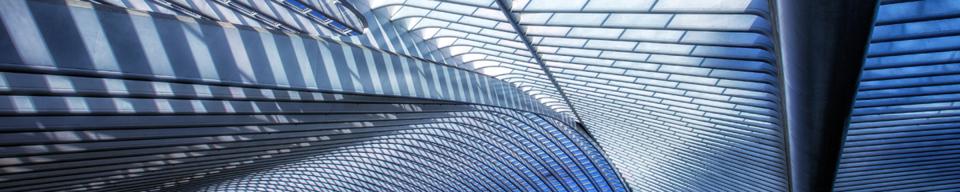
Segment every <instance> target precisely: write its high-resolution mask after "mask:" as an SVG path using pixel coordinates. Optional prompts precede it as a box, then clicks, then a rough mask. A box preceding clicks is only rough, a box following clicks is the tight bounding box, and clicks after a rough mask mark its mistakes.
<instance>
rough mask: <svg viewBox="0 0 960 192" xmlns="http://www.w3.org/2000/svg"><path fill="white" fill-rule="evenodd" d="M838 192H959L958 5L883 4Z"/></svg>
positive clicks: (943, 0)
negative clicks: (899, 191) (957, 190)
mask: <svg viewBox="0 0 960 192" xmlns="http://www.w3.org/2000/svg"><path fill="white" fill-rule="evenodd" d="M881 3H882V5H881V6H880V8H879V10H878V12H877V18H876V25H875V26H874V28H873V36H872V37H871V43H870V46H869V51H868V53H867V59H866V62H864V71H863V73H862V74H861V76H860V79H861V81H860V87H859V92H858V93H857V98H856V100H855V102H854V109H853V113H852V116H851V118H850V125H849V128H848V130H847V136H846V138H845V142H844V145H843V153H842V154H841V159H840V165H839V169H838V171H837V177H836V184H835V186H834V187H835V188H834V189H835V190H836V191H898V190H915V191H938V190H945V191H949V190H956V189H957V188H958V187H960V183H958V182H957V181H960V169H958V167H960V158H958V157H960V155H958V154H960V134H958V133H960V128H958V126H957V122H958V119H960V110H958V109H960V94H957V92H958V91H960V86H958V83H960V64H958V62H960V56H958V55H960V54H958V53H960V46H958V45H960V35H958V32H960V15H957V13H960V2H958V1H949V0H925V1H881Z"/></svg>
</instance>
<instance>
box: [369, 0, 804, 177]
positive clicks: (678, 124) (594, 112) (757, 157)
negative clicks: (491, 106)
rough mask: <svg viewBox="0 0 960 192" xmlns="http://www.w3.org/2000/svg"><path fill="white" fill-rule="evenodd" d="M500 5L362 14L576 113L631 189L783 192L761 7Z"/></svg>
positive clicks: (587, 2) (644, 1)
mask: <svg viewBox="0 0 960 192" xmlns="http://www.w3.org/2000/svg"><path fill="white" fill-rule="evenodd" d="M502 3H503V4H504V5H509V8H506V9H507V11H503V10H502V9H503V8H501V6H499V4H500V3H498V2H497V1H494V0H457V1H432V0H377V1H372V2H371V3H370V5H371V7H372V8H374V9H386V10H388V11H387V12H388V13H389V14H390V15H389V18H390V19H391V20H393V21H395V22H398V23H403V24H404V26H405V27H406V28H408V29H410V31H413V32H415V33H419V34H420V36H421V37H423V39H424V41H423V42H421V43H424V44H432V45H436V46H437V47H439V48H440V50H441V51H445V52H449V53H450V55H451V56H450V57H451V58H447V59H454V60H460V61H462V62H463V65H462V67H466V68H470V69H474V70H477V71H479V72H482V73H485V74H488V75H491V76H494V77H497V78H499V79H502V80H504V81H507V82H511V83H513V84H514V85H516V86H518V87H520V88H521V89H522V90H525V91H526V92H527V93H529V94H531V95H533V96H534V97H535V98H538V99H539V100H540V101H541V102H544V104H546V105H547V106H550V107H551V108H553V109H554V110H556V111H558V112H563V113H566V114H568V115H570V116H575V117H578V118H579V119H580V120H581V121H582V122H583V123H584V124H585V125H586V127H587V130H588V131H589V132H591V133H592V135H593V136H595V137H596V140H597V141H598V142H599V143H600V144H601V145H602V146H604V148H603V149H604V150H605V152H606V153H607V155H609V156H610V158H611V160H612V161H613V163H614V164H615V166H617V167H618V169H619V170H620V171H621V172H622V174H623V176H624V177H625V178H626V180H627V181H628V182H630V184H631V187H633V188H634V189H637V190H651V189H655V190H709V191H723V190H734V191H744V190H748V191H774V190H777V191H779V190H786V188H787V186H786V183H787V181H786V180H787V179H786V166H785V162H786V160H785V158H786V157H785V154H784V146H785V145H784V138H783V128H782V126H781V117H782V114H781V103H780V102H781V101H780V98H781V96H780V92H781V91H780V80H779V77H778V74H777V72H776V71H777V66H776V65H775V60H776V58H775V55H774V54H773V53H772V52H773V51H772V50H773V43H772V41H771V34H772V32H771V31H772V27H771V24H770V20H769V18H770V15H769V14H770V13H769V9H768V7H769V5H768V2H767V1H766V0H695V1H691V0H659V1H653V0H622V1H618V0H572V1H564V2H563V3H556V1H551V0H514V1H509V0H504V1H503V2H502ZM505 13H506V14H505ZM513 21H516V22H517V23H513ZM514 26H518V27H519V29H518V28H515V27H514ZM528 45H529V47H532V48H534V49H535V50H529V49H528ZM543 66H545V67H546V68H544V67H543ZM574 111H576V112H574Z"/></svg>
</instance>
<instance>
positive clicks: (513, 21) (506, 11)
mask: <svg viewBox="0 0 960 192" xmlns="http://www.w3.org/2000/svg"><path fill="white" fill-rule="evenodd" d="M496 2H497V5H498V6H500V11H503V16H505V17H506V18H507V22H509V23H510V25H512V26H513V29H514V30H515V31H516V32H517V36H520V40H521V41H523V45H524V46H526V47H527V50H528V51H530V55H532V57H533V60H534V61H536V62H537V64H538V65H540V68H541V69H543V74H546V75H547V79H549V80H550V83H552V84H553V87H554V88H556V89H557V93H558V94H560V97H561V99H563V102H564V103H566V104H567V106H569V107H570V112H573V116H575V117H576V118H577V121H578V122H580V123H581V124H582V123H583V119H581V118H580V113H577V109H576V108H574V107H573V103H570V99H567V94H564V93H563V89H562V88H560V84H559V83H557V79H556V78H554V77H553V73H552V72H550V69H547V64H545V63H543V59H540V53H538V52H537V49H536V48H534V47H533V43H531V42H530V38H529V37H527V32H526V31H524V30H523V28H522V27H520V22H519V21H517V18H516V17H514V16H513V13H512V11H510V7H508V6H507V2H506V0H496ZM583 132H584V133H586V134H587V136H589V137H590V138H591V139H593V134H590V132H589V131H587V129H586V128H584V129H583Z"/></svg>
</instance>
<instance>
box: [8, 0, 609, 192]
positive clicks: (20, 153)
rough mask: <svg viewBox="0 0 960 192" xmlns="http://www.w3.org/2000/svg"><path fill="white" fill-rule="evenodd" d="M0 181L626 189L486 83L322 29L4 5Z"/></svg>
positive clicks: (569, 136) (84, 185)
mask: <svg viewBox="0 0 960 192" xmlns="http://www.w3.org/2000/svg"><path fill="white" fill-rule="evenodd" d="M0 22H2V26H4V27H0V45H3V46H0V60H2V61H0V122H4V123H3V124H2V125H0V191H72V190H101V191H140V190H148V191H150V190H206V191H235V190H265V191H291V190H308V191H309V190H321V191H322V190H337V191H341V190H343V191H491V190H495V191H500V190H508V191H513V190H545V191H590V190H604V191H613V190H624V187H625V185H624V184H623V182H622V181H621V179H620V178H619V177H618V175H617V174H616V172H615V171H614V170H613V168H612V166H611V165H610V162H608V161H607V160H606V159H605V158H604V156H603V155H602V154H601V153H600V151H599V150H598V149H597V147H596V145H595V144H594V143H591V141H589V140H588V139H587V138H586V137H584V136H583V135H582V134H581V132H578V131H577V129H575V127H573V126H574V125H573V121H572V119H569V118H567V117H566V116H563V115H561V114H559V113H556V112H553V111H552V110H550V109H549V108H546V107H544V106H543V105H539V103H538V102H536V100H535V99H534V98H532V97H530V96H528V95H526V94H525V93H524V92H522V91H520V90H517V89H516V88H514V87H512V86H511V85H509V84H507V83H505V82H502V81H500V80H497V79H494V78H491V77H488V76H484V75H481V74H478V73H474V72H472V71H467V70H462V69H459V68H455V67H451V66H446V65H442V64H437V63H434V62H431V61H429V60H423V59H419V58H417V57H412V56H408V55H401V54H396V53H393V52H386V51H382V50H378V49H374V48H371V47H368V46H363V45H357V44H354V43H350V42H342V41H339V40H335V39H329V38H320V37H307V36H301V35H298V34H290V33H280V32H277V31H267V30H264V29H260V28H255V27H247V26H241V25H234V24H230V23H222V22H212V21H206V20H201V19H195V18H191V17H177V16H171V15H166V14H161V13H145V12H140V11H132V10H126V9H118V8H115V7H105V6H94V5H92V4H90V3H86V2H81V1H74V0H67V1H25V0H12V1H0Z"/></svg>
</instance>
